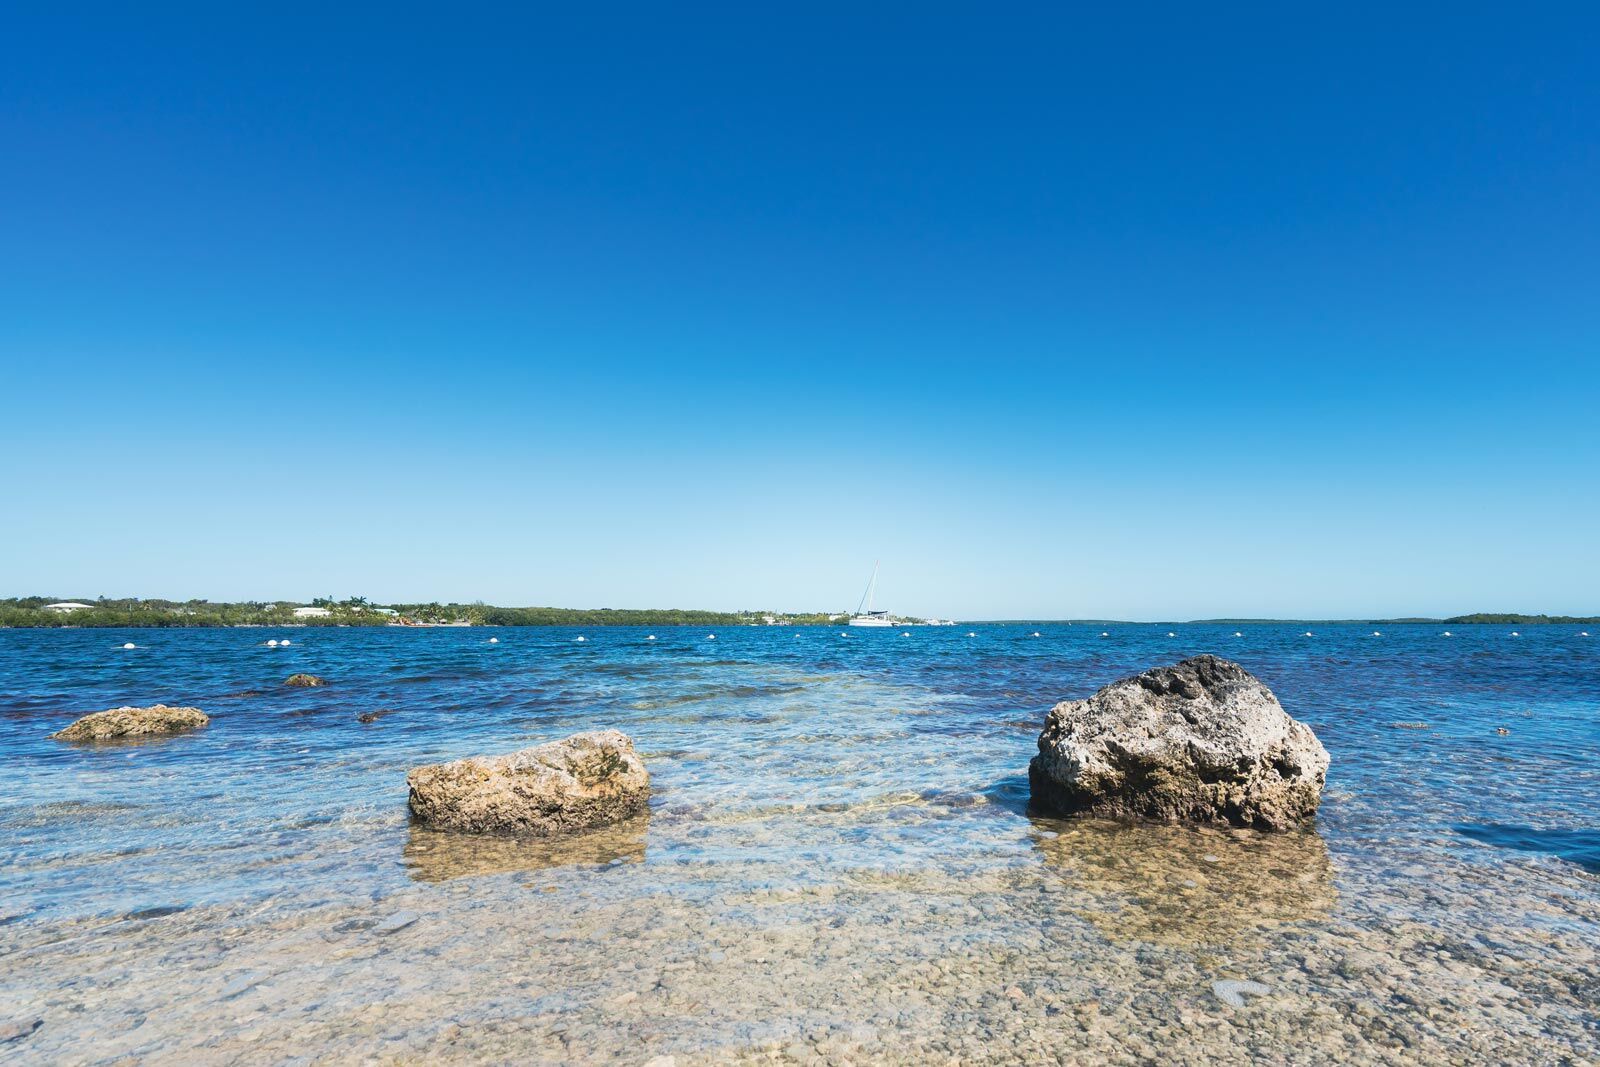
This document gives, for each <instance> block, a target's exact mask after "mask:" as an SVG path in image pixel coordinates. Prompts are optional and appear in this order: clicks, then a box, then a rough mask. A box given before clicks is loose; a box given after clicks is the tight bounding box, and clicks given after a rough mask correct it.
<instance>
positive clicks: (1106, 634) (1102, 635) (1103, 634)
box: [1100, 630, 1111, 637]
mask: <svg viewBox="0 0 1600 1067" xmlns="http://www.w3.org/2000/svg"><path fill="white" fill-rule="evenodd" d="M1100 636H1101V637H1110V636H1111V635H1110V634H1109V633H1107V632H1106V631H1105V630H1101V631H1100Z"/></svg>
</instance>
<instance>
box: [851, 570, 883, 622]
mask: <svg viewBox="0 0 1600 1067" xmlns="http://www.w3.org/2000/svg"><path fill="white" fill-rule="evenodd" d="M878 563H879V561H878V560H873V561H872V581H870V582H868V583H867V591H866V592H865V593H864V594H862V597H861V602H862V603H864V604H866V606H867V614H868V615H871V614H872V596H873V593H874V592H875V591H876V590H877V588H878ZM856 614H857V615H860V614H861V604H857V605H856Z"/></svg>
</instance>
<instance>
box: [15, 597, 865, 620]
mask: <svg viewBox="0 0 1600 1067" xmlns="http://www.w3.org/2000/svg"><path fill="white" fill-rule="evenodd" d="M59 603H76V604H83V605H85V606H83V607H73V608H67V609H63V608H56V607H51V606H50V605H52V604H59ZM296 608H317V609H321V610H322V611H325V612H327V614H325V615H324V614H321V612H318V613H316V614H311V615H305V614H302V615H296V614H295V609H296ZM769 617H771V618H779V619H782V620H783V621H785V622H788V623H792V624H795V625H807V624H813V625H825V624H827V623H828V622H829V621H831V620H832V619H837V616H832V617H830V616H829V615H827V614H823V613H814V614H800V615H775V614H772V613H763V612H752V611H701V610H695V609H683V608H650V609H644V608H507V607H496V606H494V605H490V604H482V603H474V604H456V603H439V602H437V601H433V602H429V603H426V604H422V603H418V604H390V605H385V606H379V605H376V604H373V603H371V602H370V601H369V600H367V598H366V597H348V598H346V599H344V600H335V599H333V598H332V597H316V598H314V599H313V600H312V601H311V602H310V603H309V604H300V603H294V602H269V601H238V602H225V601H212V600H160V599H139V598H123V599H108V598H105V597H97V598H95V599H93V600H78V601H73V600H70V599H69V600H67V601H61V600H59V599H58V598H54V597H42V596H32V597H11V598H9V599H0V627H65V626H93V627H122V626H125V627H151V626H291V625H292V626H391V625H407V624H412V625H415V624H429V625H451V624H455V625H461V624H466V625H471V626H742V625H749V624H752V623H761V622H763V621H765V619H766V618H769Z"/></svg>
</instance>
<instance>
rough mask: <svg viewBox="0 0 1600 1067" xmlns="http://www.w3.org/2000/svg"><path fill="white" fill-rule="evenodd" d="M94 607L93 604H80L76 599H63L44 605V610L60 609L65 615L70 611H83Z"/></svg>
mask: <svg viewBox="0 0 1600 1067" xmlns="http://www.w3.org/2000/svg"><path fill="white" fill-rule="evenodd" d="M92 607H94V605H93V604H80V603H79V602H78V601H76V600H62V601H60V602H58V603H55V604H46V605H45V606H44V610H46V611H59V612H60V613H61V614H63V615H65V614H67V613H68V612H69V611H83V610H84V609H86V608H92Z"/></svg>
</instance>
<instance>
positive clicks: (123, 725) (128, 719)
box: [50, 704, 211, 741]
mask: <svg viewBox="0 0 1600 1067" xmlns="http://www.w3.org/2000/svg"><path fill="white" fill-rule="evenodd" d="M210 721H211V718H210V716H208V715H207V714H206V713H205V712H203V711H201V710H200V709H199V708H169V707H168V706H167V705H165V704H153V705H151V706H150V707H148V708H131V707H130V708H112V709H111V710H110V711H97V712H95V713H94V714H93V715H85V716H84V717H83V718H81V719H79V720H78V721H77V722H75V723H73V724H72V725H71V726H69V727H67V728H66V729H65V730H61V731H60V732H58V733H53V734H51V735H50V736H51V737H52V738H54V739H55V740H57V741H112V740H115V739H117V738H121V737H146V736H154V735H158V734H181V733H187V732H188V731H190V730H198V729H200V728H201V727H202V726H205V725H206V724H207V723H209V722H210Z"/></svg>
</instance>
